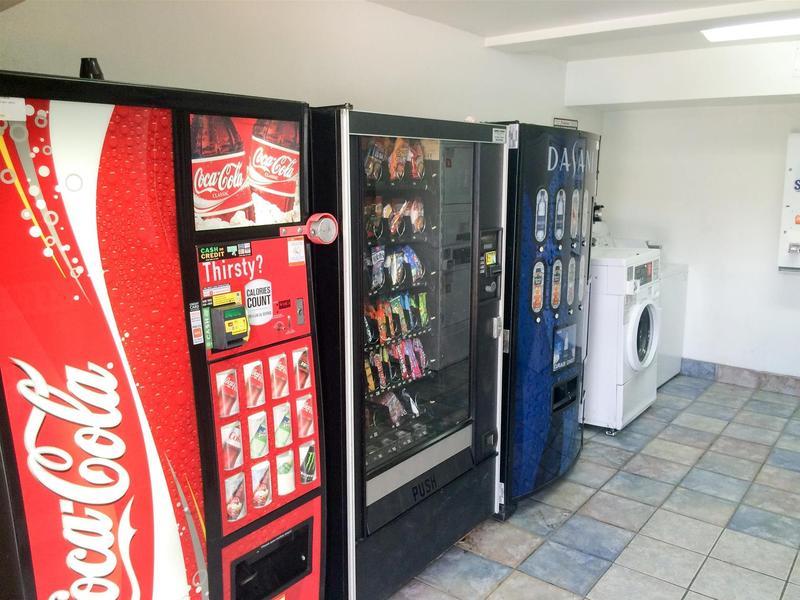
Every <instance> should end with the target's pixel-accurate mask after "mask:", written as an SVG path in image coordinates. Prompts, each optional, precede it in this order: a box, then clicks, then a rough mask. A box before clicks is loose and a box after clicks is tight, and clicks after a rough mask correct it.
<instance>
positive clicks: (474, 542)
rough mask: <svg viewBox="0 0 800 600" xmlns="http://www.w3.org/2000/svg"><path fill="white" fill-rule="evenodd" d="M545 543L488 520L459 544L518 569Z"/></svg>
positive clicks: (531, 534) (506, 524) (542, 540)
mask: <svg viewBox="0 0 800 600" xmlns="http://www.w3.org/2000/svg"><path fill="white" fill-rule="evenodd" d="M542 542H544V538H543V537H541V536H538V535H536V534H533V533H530V532H529V531H525V530H524V529H520V528H519V527H515V526H514V525H511V524H510V523H500V522H498V521H495V520H494V519H487V520H486V521H484V522H483V523H481V524H480V525H478V526H477V527H476V528H475V529H473V530H472V531H471V532H469V533H468V534H467V535H465V536H464V538H463V539H462V540H461V541H460V542H458V546H459V547H461V548H463V549H464V550H469V551H470V552H473V553H475V554H479V555H480V556H483V557H484V558H488V559H489V560H493V561H495V562H498V563H500V564H503V565H506V566H509V567H516V566H517V565H518V564H519V563H521V562H522V561H523V560H525V559H526V558H528V556H529V555H530V554H531V552H533V551H534V550H536V548H538V547H539V545H541V543H542Z"/></svg>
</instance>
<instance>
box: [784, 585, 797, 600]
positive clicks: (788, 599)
mask: <svg viewBox="0 0 800 600" xmlns="http://www.w3.org/2000/svg"><path fill="white" fill-rule="evenodd" d="M782 600H800V585H793V584H791V583H790V584H789V585H787V586H786V591H784V592H783V599H782Z"/></svg>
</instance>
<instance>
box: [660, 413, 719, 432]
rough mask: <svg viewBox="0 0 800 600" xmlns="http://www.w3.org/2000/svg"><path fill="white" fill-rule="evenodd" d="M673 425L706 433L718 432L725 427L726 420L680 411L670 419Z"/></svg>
mask: <svg viewBox="0 0 800 600" xmlns="http://www.w3.org/2000/svg"><path fill="white" fill-rule="evenodd" d="M672 424H673V425H682V426H684V427H690V428H692V429H699V430H700V431H706V432H708V433H713V434H719V433H721V432H722V430H723V429H725V426H726V425H727V424H728V421H723V420H722V419H714V418H712V417H704V416H703V415H695V414H692V413H689V412H686V411H684V412H682V413H681V414H679V415H678V416H677V417H675V419H674V420H673V421H672Z"/></svg>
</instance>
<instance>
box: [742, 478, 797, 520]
mask: <svg viewBox="0 0 800 600" xmlns="http://www.w3.org/2000/svg"><path fill="white" fill-rule="evenodd" d="M743 502H744V503H745V504H748V505H750V506H755V507H756V508H760V509H762V510H768V511H770V512H774V513H778V514H779V515H785V516H787V517H792V518H794V519H800V495H797V494H792V493H789V492H784V491H783V490H776V489H775V488H773V487H768V486H766V485H761V484H759V483H754V484H753V485H752V486H751V487H750V489H749V490H748V491H747V495H746V496H745V497H744V500H743Z"/></svg>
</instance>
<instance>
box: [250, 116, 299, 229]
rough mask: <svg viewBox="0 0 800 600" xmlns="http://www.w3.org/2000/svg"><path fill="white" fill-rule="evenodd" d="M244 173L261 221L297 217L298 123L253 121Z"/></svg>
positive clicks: (287, 219)
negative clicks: (248, 154) (247, 161)
mask: <svg viewBox="0 0 800 600" xmlns="http://www.w3.org/2000/svg"><path fill="white" fill-rule="evenodd" d="M247 176H248V179H249V182H250V189H251V191H252V198H253V202H254V203H255V211H256V220H257V221H258V222H259V223H260V224H262V223H290V222H294V221H297V220H299V218H300V211H299V203H300V194H299V189H298V188H299V181H300V126H299V123H296V122H293V121H279V120H274V119H259V120H257V121H256V122H255V124H254V125H253V133H252V136H251V148H250V160H249V163H248V166H247Z"/></svg>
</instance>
